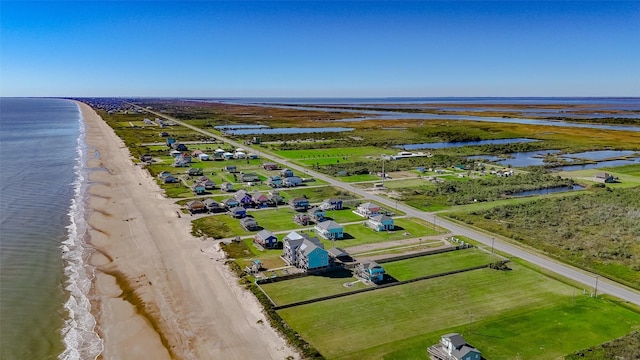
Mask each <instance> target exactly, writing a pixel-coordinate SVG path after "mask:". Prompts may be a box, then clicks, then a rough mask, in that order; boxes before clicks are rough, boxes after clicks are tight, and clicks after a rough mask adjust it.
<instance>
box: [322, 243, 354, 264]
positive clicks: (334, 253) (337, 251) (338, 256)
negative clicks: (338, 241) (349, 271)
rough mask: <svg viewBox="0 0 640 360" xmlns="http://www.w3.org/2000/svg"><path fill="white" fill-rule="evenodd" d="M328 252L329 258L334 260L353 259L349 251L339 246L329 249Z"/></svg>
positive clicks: (344, 260)
mask: <svg viewBox="0 0 640 360" xmlns="http://www.w3.org/2000/svg"><path fill="white" fill-rule="evenodd" d="M327 252H328V253H329V260H330V261H333V262H346V261H352V260H353V259H352V258H351V256H350V255H349V253H348V252H346V251H344V250H343V249H341V248H338V247H332V248H331V249H329V250H327Z"/></svg>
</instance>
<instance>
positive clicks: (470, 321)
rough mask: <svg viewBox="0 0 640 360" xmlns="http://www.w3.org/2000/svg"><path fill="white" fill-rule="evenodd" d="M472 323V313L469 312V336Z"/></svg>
mask: <svg viewBox="0 0 640 360" xmlns="http://www.w3.org/2000/svg"><path fill="white" fill-rule="evenodd" d="M472 322H473V312H469V334H471V323H472Z"/></svg>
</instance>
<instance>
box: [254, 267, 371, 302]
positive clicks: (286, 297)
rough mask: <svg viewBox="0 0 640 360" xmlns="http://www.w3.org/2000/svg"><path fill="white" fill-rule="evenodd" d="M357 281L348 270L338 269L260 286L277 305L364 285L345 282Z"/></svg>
mask: <svg viewBox="0 0 640 360" xmlns="http://www.w3.org/2000/svg"><path fill="white" fill-rule="evenodd" d="M355 281H357V279H356V278H355V277H354V276H353V274H352V273H351V271H350V270H338V271H332V272H328V273H325V274H322V275H311V276H305V277H301V278H297V279H291V280H284V281H279V282H275V283H267V284H262V285H260V287H262V289H263V290H264V291H265V292H266V293H267V294H268V295H269V297H270V298H271V300H273V301H274V302H275V303H276V304H277V305H285V304H291V303H293V302H297V301H304V300H310V299H315V298H318V297H321V296H329V295H334V294H340V293H345V292H349V291H353V290H357V289H363V288H365V287H366V286H365V285H364V284H363V283H361V282H356V283H354V284H353V286H351V287H345V286H343V285H344V284H345V283H352V282H355Z"/></svg>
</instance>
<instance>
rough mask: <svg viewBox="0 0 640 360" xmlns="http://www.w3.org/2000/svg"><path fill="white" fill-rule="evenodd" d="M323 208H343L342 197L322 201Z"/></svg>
mask: <svg viewBox="0 0 640 360" xmlns="http://www.w3.org/2000/svg"><path fill="white" fill-rule="evenodd" d="M322 208H323V209H327V210H341V209H342V200H340V199H335V198H333V199H327V200H325V201H323V202H322Z"/></svg>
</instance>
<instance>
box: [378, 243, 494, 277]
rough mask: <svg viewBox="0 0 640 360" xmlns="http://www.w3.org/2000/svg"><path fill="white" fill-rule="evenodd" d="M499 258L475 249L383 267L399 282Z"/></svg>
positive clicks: (483, 263) (482, 263) (418, 258)
mask: <svg viewBox="0 0 640 360" xmlns="http://www.w3.org/2000/svg"><path fill="white" fill-rule="evenodd" d="M497 260H499V258H498V257H496V256H493V255H491V254H488V253H486V252H484V251H482V250H478V249H475V248H471V249H465V250H458V251H451V252H447V253H442V254H435V255H428V256H421V257H417V258H412V259H406V260H399V261H392V262H388V263H384V264H383V265H382V266H383V267H384V270H385V271H386V273H387V274H389V275H391V276H392V277H393V278H395V279H396V280H398V281H405V280H410V279H415V278H418V277H421V276H427V275H434V274H441V273H445V272H448V271H453V270H459V269H464V268H469V267H474V266H480V265H485V264H490V263H492V262H495V261H497Z"/></svg>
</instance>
